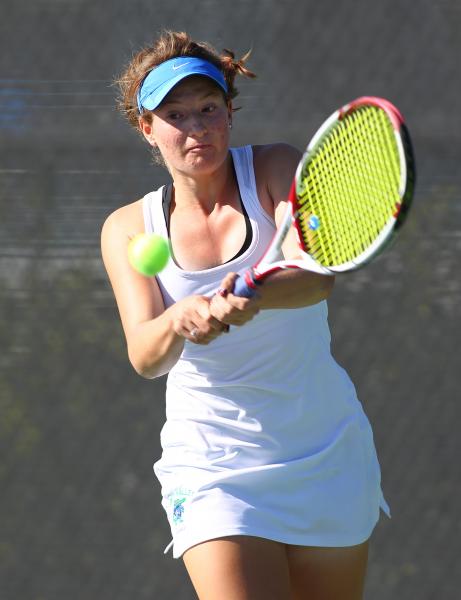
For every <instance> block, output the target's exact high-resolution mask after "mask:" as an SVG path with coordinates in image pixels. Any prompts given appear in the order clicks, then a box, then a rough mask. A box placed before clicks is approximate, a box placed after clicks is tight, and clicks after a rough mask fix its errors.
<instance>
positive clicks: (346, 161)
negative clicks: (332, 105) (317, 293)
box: [297, 106, 401, 267]
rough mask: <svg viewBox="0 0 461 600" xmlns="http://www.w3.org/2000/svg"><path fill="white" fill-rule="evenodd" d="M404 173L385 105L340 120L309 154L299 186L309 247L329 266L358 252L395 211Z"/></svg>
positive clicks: (302, 224)
mask: <svg viewBox="0 0 461 600" xmlns="http://www.w3.org/2000/svg"><path fill="white" fill-rule="evenodd" d="M400 178H401V176H400V156H399V150H398V147H397V142H396V138H395V133H394V129H393V127H392V124H391V123H390V121H389V118H388V116H387V115H386V113H385V112H384V111H383V110H382V109H380V108H378V107H375V106H365V107H361V108H359V109H357V110H355V111H353V112H352V113H350V114H348V115H347V116H346V117H344V118H343V119H342V120H340V121H338V122H337V123H336V124H335V126H334V127H333V129H332V130H330V131H329V132H328V134H327V135H326V136H325V137H324V138H323V139H321V141H320V142H319V145H318V147H317V148H316V149H315V150H313V151H312V152H311V153H310V154H309V157H308V161H307V163H306V164H305V165H304V168H303V170H302V173H301V177H300V183H299V185H298V190H297V191H298V203H299V209H300V210H299V213H300V214H299V217H298V223H299V229H300V232H301V235H302V238H303V242H304V246H305V248H306V250H307V251H308V252H309V253H310V254H311V255H313V257H314V258H315V259H316V260H317V261H318V262H319V263H320V264H322V265H324V266H327V267H329V266H335V265H341V264H344V263H346V262H348V261H352V260H354V259H355V258H356V257H358V256H360V254H362V253H363V252H365V251H366V249H367V248H368V247H369V246H370V244H372V243H373V241H374V240H375V239H376V237H377V236H378V235H379V234H380V232H381V231H382V229H383V228H384V226H385V225H386V223H387V222H388V221H389V220H390V219H391V218H392V217H393V215H394V214H395V211H396V205H397V204H398V203H399V201H400V195H399V188H400ZM313 215H315V216H316V217H317V218H318V222H319V224H320V225H319V226H318V227H317V228H312V226H311V224H310V219H311V217H312V216H313Z"/></svg>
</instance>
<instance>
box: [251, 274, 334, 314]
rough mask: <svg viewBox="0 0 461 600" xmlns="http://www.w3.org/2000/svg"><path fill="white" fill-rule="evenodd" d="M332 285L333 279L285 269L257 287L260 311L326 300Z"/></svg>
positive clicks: (307, 304) (306, 304)
mask: <svg viewBox="0 0 461 600" xmlns="http://www.w3.org/2000/svg"><path fill="white" fill-rule="evenodd" d="M333 285H334V277H332V276H330V275H319V274H317V273H311V272H309V271H304V270H302V269H287V270H285V271H278V272H276V273H273V274H272V275H270V276H269V277H268V278H267V279H266V280H265V281H264V282H263V283H262V285H261V286H258V288H257V289H258V294H259V296H260V299H259V302H258V304H259V306H260V308H261V309H270V308H300V307H302V306H310V305H312V304H317V303H318V302H320V301H321V300H326V299H327V298H328V296H329V295H330V293H331V290H332V289H333Z"/></svg>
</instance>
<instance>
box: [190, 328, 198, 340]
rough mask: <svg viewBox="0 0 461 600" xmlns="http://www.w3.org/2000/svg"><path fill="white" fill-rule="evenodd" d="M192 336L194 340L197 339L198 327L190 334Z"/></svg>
mask: <svg viewBox="0 0 461 600" xmlns="http://www.w3.org/2000/svg"><path fill="white" fill-rule="evenodd" d="M190 334H191V336H192V337H193V338H196V337H197V334H198V329H197V327H194V329H191V332H190Z"/></svg>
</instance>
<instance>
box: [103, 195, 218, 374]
mask: <svg viewBox="0 0 461 600" xmlns="http://www.w3.org/2000/svg"><path fill="white" fill-rule="evenodd" d="M143 230H144V224H143V222H142V213H141V209H140V206H139V203H134V204H130V205H128V206H126V207H123V208H121V209H118V210H117V211H115V212H114V213H112V214H111V215H110V216H109V217H108V218H107V220H106V221H105V223H104V225H103V228H102V232H101V251H102V257H103V261H104V265H105V267H106V270H107V273H108V275H109V279H110V282H111V284H112V288H113V290H114V294H115V299H116V301H117V306H118V309H119V313H120V319H121V321H122V326H123V330H124V333H125V338H126V342H127V349H128V356H129V359H130V362H131V364H132V365H133V367H134V369H135V370H136V371H137V373H139V374H140V375H142V376H143V377H146V378H149V379H152V378H154V377H159V376H161V375H164V374H165V373H167V372H168V371H169V370H170V369H171V368H172V367H173V365H174V364H175V363H176V362H177V360H178V359H179V357H180V355H181V352H182V350H183V347H184V340H185V339H189V340H190V341H192V342H194V343H201V344H208V343H209V342H210V341H211V340H212V339H214V338H215V337H216V336H217V335H219V334H220V333H222V332H223V328H224V325H223V324H222V323H219V322H218V321H217V320H216V319H215V318H213V317H212V316H211V314H210V310H209V304H210V300H209V299H208V298H205V297H203V296H189V297H188V298H184V299H183V300H181V301H179V302H177V303H176V304H174V305H172V306H170V307H169V308H168V309H166V310H165V307H164V303H163V298H162V295H161V292H160V289H159V287H158V284H157V282H156V280H155V278H147V277H144V276H142V275H139V274H138V273H137V272H136V271H134V269H133V268H132V267H131V265H130V264H129V262H128V256H127V244H128V240H129V236H130V235H133V234H134V233H138V232H140V231H143ZM194 329H195V330H196V333H197V335H196V336H195V337H194V336H192V335H191V331H192V330H194Z"/></svg>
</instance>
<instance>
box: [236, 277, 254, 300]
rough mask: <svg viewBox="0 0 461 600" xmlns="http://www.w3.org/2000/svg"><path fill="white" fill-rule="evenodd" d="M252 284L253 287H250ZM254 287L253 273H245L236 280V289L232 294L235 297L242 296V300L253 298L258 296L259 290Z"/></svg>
mask: <svg viewBox="0 0 461 600" xmlns="http://www.w3.org/2000/svg"><path fill="white" fill-rule="evenodd" d="M250 282H252V283H253V285H250ZM253 286H254V279H253V277H252V274H251V271H243V272H242V273H240V275H239V276H238V277H237V279H236V280H235V284H234V289H233V291H232V293H233V294H234V296H240V297H241V298H253V296H256V293H257V290H256V288H255V287H253Z"/></svg>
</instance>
